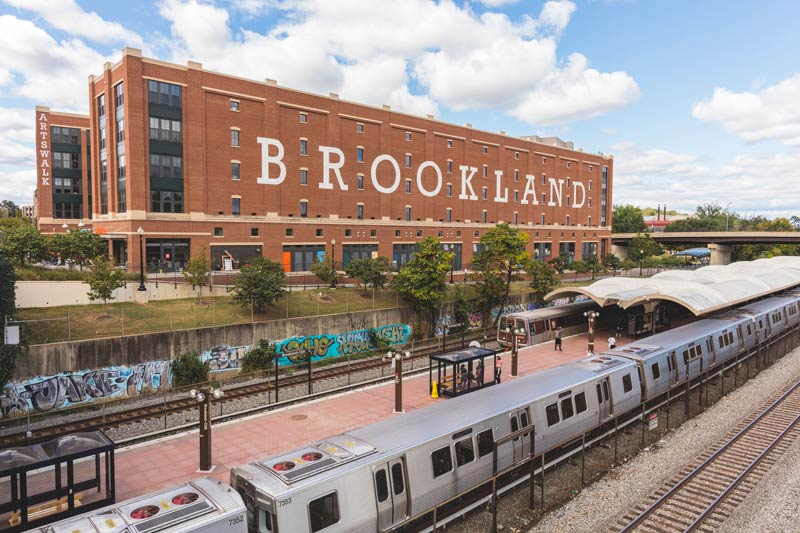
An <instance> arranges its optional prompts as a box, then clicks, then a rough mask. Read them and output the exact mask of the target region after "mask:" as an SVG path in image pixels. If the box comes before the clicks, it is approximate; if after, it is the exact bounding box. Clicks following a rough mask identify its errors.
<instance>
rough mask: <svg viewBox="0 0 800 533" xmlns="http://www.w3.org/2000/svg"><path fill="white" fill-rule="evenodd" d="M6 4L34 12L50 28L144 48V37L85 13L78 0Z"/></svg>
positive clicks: (11, 0) (12, 1)
mask: <svg viewBox="0 0 800 533" xmlns="http://www.w3.org/2000/svg"><path fill="white" fill-rule="evenodd" d="M3 1H4V2H5V3H6V4H8V5H10V6H13V7H16V8H19V9H24V10H27V11H33V12H34V13H36V14H37V15H38V16H40V17H42V18H43V19H44V20H45V21H46V22H47V23H48V24H49V25H51V26H53V27H54V28H57V29H59V30H61V31H64V32H66V33H69V34H70V35H78V36H80V37H85V38H87V39H91V40H92V41H96V42H101V43H123V44H124V45H125V46H136V47H141V46H142V43H143V41H142V38H141V37H140V36H139V35H137V34H136V33H135V32H132V31H130V30H127V29H126V28H125V27H124V26H122V24H119V23H117V22H109V21H107V20H104V19H103V18H102V17H100V15H98V14H97V13H95V12H94V11H92V12H91V13H89V12H86V11H84V10H83V9H81V7H80V6H79V5H78V4H76V3H75V0H3Z"/></svg>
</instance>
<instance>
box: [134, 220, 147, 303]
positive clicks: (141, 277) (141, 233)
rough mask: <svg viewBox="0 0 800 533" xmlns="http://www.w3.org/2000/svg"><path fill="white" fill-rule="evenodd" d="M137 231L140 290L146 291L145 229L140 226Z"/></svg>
mask: <svg viewBox="0 0 800 533" xmlns="http://www.w3.org/2000/svg"><path fill="white" fill-rule="evenodd" d="M136 233H138V234H139V289H138V290H140V291H146V290H147V287H145V286H144V244H142V243H143V241H144V239H143V236H144V229H143V228H142V227H141V226H139V229H137V230H136Z"/></svg>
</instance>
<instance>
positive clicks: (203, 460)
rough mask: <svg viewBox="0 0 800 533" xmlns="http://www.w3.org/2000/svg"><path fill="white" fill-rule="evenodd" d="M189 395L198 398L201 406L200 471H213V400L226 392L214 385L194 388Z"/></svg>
mask: <svg viewBox="0 0 800 533" xmlns="http://www.w3.org/2000/svg"><path fill="white" fill-rule="evenodd" d="M189 396H190V397H191V398H194V399H195V400H197V403H198V405H199V407H200V468H199V470H198V472H211V471H212V470H214V465H213V464H211V400H219V399H220V398H222V397H223V396H225V393H224V392H223V391H222V390H220V389H215V388H213V387H204V388H202V389H200V390H197V389H192V390H190V391H189Z"/></svg>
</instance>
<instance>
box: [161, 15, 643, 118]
mask: <svg viewBox="0 0 800 533" xmlns="http://www.w3.org/2000/svg"><path fill="white" fill-rule="evenodd" d="M498 5H499V4H498ZM248 6H249V8H256V7H260V6H259V5H256V4H252V5H251V4H248ZM280 8H281V9H282V13H283V14H284V16H283V18H282V19H281V20H280V22H279V23H278V24H277V25H275V26H274V27H272V28H269V29H266V28H265V31H263V32H258V31H255V30H249V31H244V30H243V31H238V32H237V31H233V30H232V29H231V27H230V18H229V15H228V12H227V10H226V9H224V8H223V7H219V6H218V5H211V4H205V3H201V2H200V1H198V0H162V2H161V4H160V13H161V15H162V16H163V17H164V18H166V19H167V20H168V21H169V22H170V23H171V32H172V36H173V38H174V42H173V45H172V47H171V49H172V56H173V57H172V59H173V60H175V61H178V62H183V61H185V60H186V59H195V60H198V61H201V62H202V63H203V64H204V66H206V67H208V68H212V69H215V70H222V71H224V72H231V73H236V74H238V75H242V76H246V77H251V78H255V79H263V78H267V77H269V78H274V79H277V80H278V82H279V83H280V84H281V85H284V86H288V87H294V88H298V89H304V90H309V91H314V92H319V93H323V94H325V93H328V92H336V93H339V94H340V95H341V96H342V98H346V99H352V100H359V101H365V102H368V103H373V104H378V103H386V104H390V105H392V106H393V107H397V108H398V109H399V110H401V111H407V112H411V113H422V112H424V113H426V114H427V113H429V112H431V111H434V112H435V111H436V109H437V108H438V105H444V106H446V107H448V108H450V109H454V110H470V109H496V110H500V111H504V112H507V113H509V114H511V115H512V116H514V117H516V118H519V119H520V120H523V121H525V122H528V123H530V124H539V125H548V126H549V125H553V124H559V123H564V122H568V121H573V120H580V119H583V118H589V117H594V116H597V115H599V114H602V113H604V112H606V111H609V110H612V109H615V108H618V107H621V106H624V105H626V104H627V103H630V102H632V101H634V100H635V99H636V98H637V97H638V87H637V85H636V82H635V81H634V80H633V79H632V78H631V77H630V76H629V75H627V74H626V73H624V72H613V73H600V72H598V71H597V70H595V69H591V68H589V66H588V61H587V60H586V59H585V58H584V57H583V56H581V55H580V54H573V55H572V56H570V58H569V60H568V61H567V63H566V65H564V66H561V65H559V60H558V55H557V39H558V36H559V35H560V33H561V32H562V31H563V30H564V28H565V27H566V26H567V24H568V23H569V20H570V18H571V16H572V13H573V12H574V10H575V4H574V3H572V2H569V1H551V2H547V3H546V4H545V5H544V7H543V8H542V11H541V14H540V16H539V18H538V19H536V18H533V17H531V16H522V17H519V19H518V20H515V21H512V20H511V19H510V18H509V17H508V16H506V15H505V14H502V13H497V12H492V11H489V12H484V13H482V14H480V15H478V14H476V13H475V12H473V11H472V9H471V6H470V4H468V3H466V4H464V5H457V4H456V3H455V2H454V1H453V0H441V1H439V2H434V1H432V0H404V1H402V2H397V1H394V0H373V1H370V2H366V3H365V2H362V1H358V0H342V1H338V2H330V1H327V0H291V1H287V2H284V3H283V4H280ZM371 69H375V71H376V72H374V73H373V72H370V70H371ZM364 82H368V83H371V84H372V85H373V86H374V91H372V90H371V89H372V87H370V86H363V87H359V85H358V84H359V83H364ZM412 87H419V88H420V91H427V94H415V93H418V92H420V91H417V90H412ZM567 92H568V94H566V97H565V93H567ZM540 100H543V101H546V102H549V103H548V105H545V106H542V105H540V104H539V103H538V101H540ZM554 102H555V103H557V105H555V106H554V105H553V103H554Z"/></svg>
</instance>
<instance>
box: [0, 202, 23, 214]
mask: <svg viewBox="0 0 800 533" xmlns="http://www.w3.org/2000/svg"><path fill="white" fill-rule="evenodd" d="M0 209H3V210H4V211H5V212H6V216H7V217H8V218H15V217H16V216H17V213H19V211H20V209H19V206H17V204H15V203H14V202H12V201H11V200H3V201H0Z"/></svg>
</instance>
